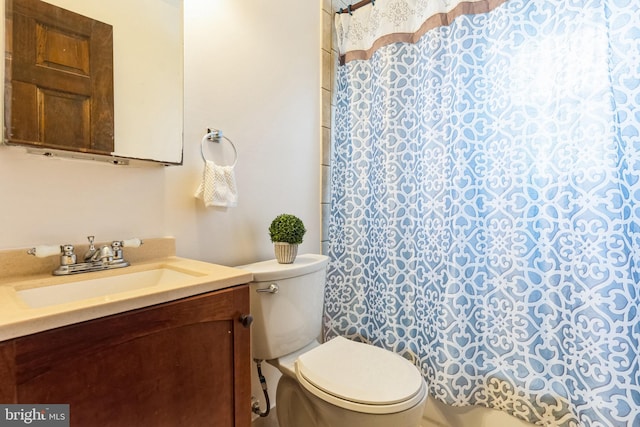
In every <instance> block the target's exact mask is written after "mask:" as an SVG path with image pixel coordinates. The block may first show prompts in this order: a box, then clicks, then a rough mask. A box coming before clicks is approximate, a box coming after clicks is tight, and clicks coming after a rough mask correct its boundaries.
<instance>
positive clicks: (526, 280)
mask: <svg viewBox="0 0 640 427" xmlns="http://www.w3.org/2000/svg"><path fill="white" fill-rule="evenodd" d="M439 3H442V4H445V6H447V5H448V4H449V3H451V2H447V1H444V2H442V1H441V2H439ZM421 4H422V5H424V4H426V2H425V1H424V0H422V1H420V0H387V1H386V8H385V0H378V1H377V2H376V3H375V5H369V6H366V7H364V8H362V9H359V10H356V11H355V12H353V16H351V15H349V16H345V17H342V16H339V17H338V18H337V23H338V37H339V38H351V39H352V40H351V41H354V39H355V41H356V42H357V41H358V40H360V39H363V35H366V34H368V33H371V34H373V33H374V32H375V31H374V30H375V29H376V28H379V27H380V25H382V24H379V22H384V21H385V20H387V21H388V20H392V19H394V18H398V17H401V16H402V14H401V13H392V12H394V11H395V12H397V11H399V10H404V12H405V16H406V15H407V14H409V15H410V14H412V13H413V14H415V13H416V10H417V9H418V8H419V6H420V5H421ZM376 8H378V9H376ZM403 8H404V9H403ZM359 12H361V13H366V14H367V15H366V19H363V20H360V21H357V19H356V18H357V14H358V13H359ZM440 16H441V17H442V16H443V15H442V14H441V15H440ZM450 17H451V16H450ZM343 19H346V20H347V21H344V20H343ZM377 20H379V21H377ZM440 21H442V22H443V23H445V24H447V25H440V26H432V28H430V29H428V31H425V32H424V34H421V36H420V37H415V38H416V40H408V41H415V43H409V42H396V43H387V44H384V45H381V46H375V47H376V49H373V50H369V51H367V49H368V46H365V47H363V48H362V49H361V50H360V53H362V52H368V53H367V54H362V55H359V56H358V54H356V55H355V56H353V58H355V59H353V60H351V61H348V62H346V64H344V65H341V66H339V67H338V70H337V77H336V87H335V88H334V92H335V115H334V127H333V147H332V150H333V151H332V159H331V162H332V163H331V194H332V195H331V216H330V221H329V239H330V242H329V256H330V264H329V270H328V283H327V288H326V294H325V317H324V326H325V338H326V339H330V338H332V337H334V336H337V335H342V336H346V337H349V338H352V339H356V340H361V341H365V342H370V343H372V344H374V345H377V346H380V347H383V348H386V349H389V350H392V351H395V352H397V353H399V354H401V355H403V356H404V357H406V358H408V359H410V360H412V361H413V362H414V363H415V364H416V366H417V367H418V369H420V370H421V372H422V373H423V375H424V377H425V379H426V381H427V383H428V385H429V390H430V393H431V395H432V396H434V397H435V398H437V399H439V400H441V401H444V402H445V403H447V404H451V405H455V406H464V405H481V406H486V407H490V408H494V409H498V410H502V411H506V412H508V413H510V414H512V415H514V416H516V417H518V418H520V419H523V420H527V421H529V422H532V423H536V424H538V425H547V426H588V427H595V426H607V427H608V426H628V427H632V426H634V427H635V426H640V409H639V408H640V344H639V340H640V313H639V309H640V285H639V281H640V267H639V265H640V2H637V1H636V0H571V1H568V0H508V1H506V2H504V3H502V4H501V5H498V6H496V7H494V8H493V9H492V10H489V11H487V12H483V13H476V14H459V16H453V17H452V19H450V22H445V21H447V19H440ZM345 22H347V23H348V24H349V25H350V27H349V28H346V27H345V25H346V24H345ZM423 28H424V27H423ZM405 36H406V34H405ZM403 37H404V36H403ZM376 40H378V41H379V40H380V39H376ZM340 43H341V44H342V45H345V44H347V43H346V42H345V40H341V41H340ZM374 44H375V40H374ZM340 53H341V54H344V52H340ZM346 57H347V60H348V59H349V55H346ZM358 58H361V59H358Z"/></svg>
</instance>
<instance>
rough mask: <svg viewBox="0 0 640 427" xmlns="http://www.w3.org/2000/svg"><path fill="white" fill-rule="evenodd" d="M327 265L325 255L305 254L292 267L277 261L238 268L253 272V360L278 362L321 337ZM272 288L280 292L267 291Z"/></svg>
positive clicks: (251, 286)
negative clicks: (279, 359)
mask: <svg viewBox="0 0 640 427" xmlns="http://www.w3.org/2000/svg"><path fill="white" fill-rule="evenodd" d="M328 262H329V258H328V257H326V256H324V255H315V254H305V255H298V256H297V258H296V260H295V262H294V263H293V264H279V263H278V262H277V261H276V260H275V259H274V260H269V261H263V262H257V263H254V264H247V265H241V266H238V267H237V268H241V269H243V270H247V271H250V272H251V273H253V280H254V281H253V282H251V283H250V288H251V299H250V301H251V314H252V315H253V319H254V320H253V324H252V325H251V348H252V355H253V358H254V359H260V360H271V359H277V358H279V357H282V356H284V355H286V354H289V353H293V352H295V351H296V350H299V349H302V348H303V347H305V346H306V345H307V344H309V343H311V342H313V341H314V340H316V339H318V338H319V336H320V333H321V330H322V304H323V302H324V285H325V279H326V268H327V264H328ZM272 285H275V286H272ZM270 288H271V289H274V288H277V292H273V293H272V292H266V291H267V290H269V289H270ZM259 291H263V292H259Z"/></svg>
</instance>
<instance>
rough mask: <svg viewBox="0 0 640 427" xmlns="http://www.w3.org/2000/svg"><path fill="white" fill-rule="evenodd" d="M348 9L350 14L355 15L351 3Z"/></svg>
mask: <svg viewBox="0 0 640 427" xmlns="http://www.w3.org/2000/svg"><path fill="white" fill-rule="evenodd" d="M347 11H348V12H349V15H353V11H352V10H351V5H349V7H347Z"/></svg>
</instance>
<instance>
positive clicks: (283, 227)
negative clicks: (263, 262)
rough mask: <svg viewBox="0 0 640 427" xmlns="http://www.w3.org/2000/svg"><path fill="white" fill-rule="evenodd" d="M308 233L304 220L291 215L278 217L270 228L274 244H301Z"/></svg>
mask: <svg viewBox="0 0 640 427" xmlns="http://www.w3.org/2000/svg"><path fill="white" fill-rule="evenodd" d="M306 231H307V230H306V229H305V228H304V223H303V222H302V220H301V219H300V218H298V217H297V216H295V215H291V214H281V215H278V216H277V217H275V219H274V220H273V221H272V222H271V225H270V226H269V236H271V241H272V242H283V243H291V244H300V243H302V237H303V236H304V233H306Z"/></svg>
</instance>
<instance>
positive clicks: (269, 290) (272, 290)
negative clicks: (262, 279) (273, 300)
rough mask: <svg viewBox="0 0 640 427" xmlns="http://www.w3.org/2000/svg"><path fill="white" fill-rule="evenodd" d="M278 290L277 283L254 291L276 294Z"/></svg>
mask: <svg viewBox="0 0 640 427" xmlns="http://www.w3.org/2000/svg"><path fill="white" fill-rule="evenodd" d="M279 290H280V287H279V286H278V284H277V283H272V284H270V285H269V287H268V288H262V289H256V292H258V293H268V294H277V293H278V291H279Z"/></svg>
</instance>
